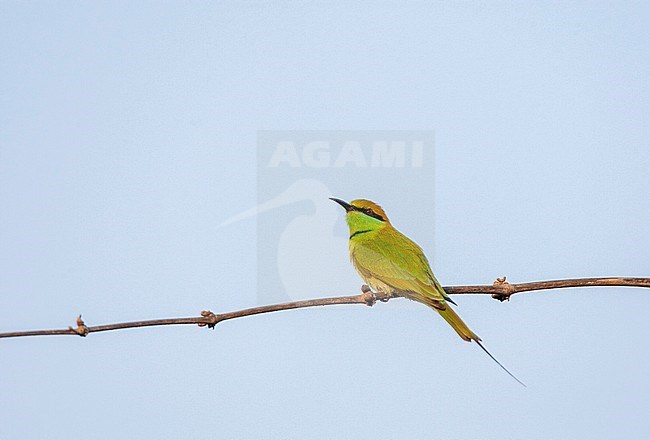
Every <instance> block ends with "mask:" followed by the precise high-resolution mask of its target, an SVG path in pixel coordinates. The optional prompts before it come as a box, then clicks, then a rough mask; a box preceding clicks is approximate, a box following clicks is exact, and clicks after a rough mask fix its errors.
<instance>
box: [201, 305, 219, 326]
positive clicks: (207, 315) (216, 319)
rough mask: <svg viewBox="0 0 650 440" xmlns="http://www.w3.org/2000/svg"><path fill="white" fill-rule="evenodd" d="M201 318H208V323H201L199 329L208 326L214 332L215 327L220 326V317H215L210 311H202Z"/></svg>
mask: <svg viewBox="0 0 650 440" xmlns="http://www.w3.org/2000/svg"><path fill="white" fill-rule="evenodd" d="M201 316H202V317H204V318H208V319H209V321H208V322H199V327H205V326H208V328H211V329H212V330H214V326H215V325H217V324H219V321H220V319H219V316H217V315H215V314H214V313H212V312H211V311H210V310H201Z"/></svg>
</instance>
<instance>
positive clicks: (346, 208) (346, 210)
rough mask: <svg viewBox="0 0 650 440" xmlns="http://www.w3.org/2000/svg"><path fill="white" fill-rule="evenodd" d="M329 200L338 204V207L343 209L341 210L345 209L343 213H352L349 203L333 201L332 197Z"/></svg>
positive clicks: (338, 200)
mask: <svg viewBox="0 0 650 440" xmlns="http://www.w3.org/2000/svg"><path fill="white" fill-rule="evenodd" d="M330 200H332V201H334V202H336V203H338V204H339V205H341V206H342V207H343V209H345V212H348V211H352V205H350V204H349V203H347V202H344V201H343V200H341V199H335V198H334V197H330Z"/></svg>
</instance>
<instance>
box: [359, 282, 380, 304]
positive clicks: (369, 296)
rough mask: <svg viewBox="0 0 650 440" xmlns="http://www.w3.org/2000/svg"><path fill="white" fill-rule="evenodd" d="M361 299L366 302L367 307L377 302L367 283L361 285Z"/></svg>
mask: <svg viewBox="0 0 650 440" xmlns="http://www.w3.org/2000/svg"><path fill="white" fill-rule="evenodd" d="M361 300H362V301H363V302H364V303H366V305H367V306H368V307H372V306H374V305H375V303H376V302H377V297H376V296H375V294H374V292H373V291H372V289H370V287H368V285H367V284H364V285H362V286H361Z"/></svg>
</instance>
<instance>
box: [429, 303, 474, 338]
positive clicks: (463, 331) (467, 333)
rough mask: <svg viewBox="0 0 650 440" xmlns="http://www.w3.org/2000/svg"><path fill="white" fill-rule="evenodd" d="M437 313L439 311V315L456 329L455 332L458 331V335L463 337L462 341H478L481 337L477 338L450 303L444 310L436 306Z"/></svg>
mask: <svg viewBox="0 0 650 440" xmlns="http://www.w3.org/2000/svg"><path fill="white" fill-rule="evenodd" d="M436 310H437V311H438V313H440V316H442V317H443V318H445V321H447V322H448V323H449V325H451V326H452V328H453V329H454V330H456V333H458V336H460V337H461V338H463V340H464V341H468V342H469V341H472V340H474V341H476V342H480V341H481V338H479V337H478V336H477V335H476V333H474V332H473V331H471V330H470V329H469V327H468V326H467V324H465V323H464V322H463V320H462V319H460V316H458V314H457V313H456V312H455V311H454V309H452V308H451V306H450V305H447V307H445V309H444V310H441V309H438V308H436Z"/></svg>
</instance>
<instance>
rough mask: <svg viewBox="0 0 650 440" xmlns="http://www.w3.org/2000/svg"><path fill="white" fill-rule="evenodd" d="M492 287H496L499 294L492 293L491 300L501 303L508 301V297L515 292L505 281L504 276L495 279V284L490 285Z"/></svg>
mask: <svg viewBox="0 0 650 440" xmlns="http://www.w3.org/2000/svg"><path fill="white" fill-rule="evenodd" d="M492 286H493V287H497V288H499V289H500V290H501V292H497V293H493V294H492V298H494V299H497V300H499V301H501V302H503V301H510V296H511V295H512V294H513V293H515V292H516V290H515V288H514V286H513V285H512V284H510V283H509V282H507V281H506V276H505V275H504V276H502V277H501V278H497V279H496V281H495V282H493V283H492Z"/></svg>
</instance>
